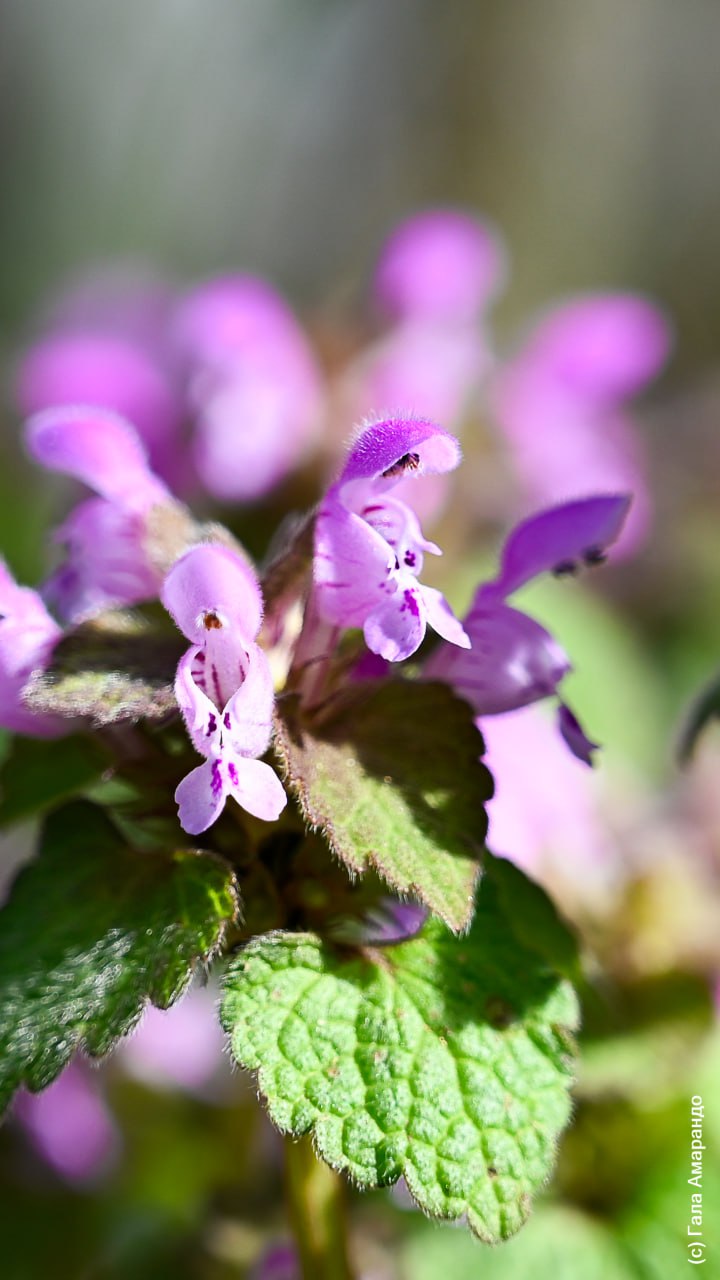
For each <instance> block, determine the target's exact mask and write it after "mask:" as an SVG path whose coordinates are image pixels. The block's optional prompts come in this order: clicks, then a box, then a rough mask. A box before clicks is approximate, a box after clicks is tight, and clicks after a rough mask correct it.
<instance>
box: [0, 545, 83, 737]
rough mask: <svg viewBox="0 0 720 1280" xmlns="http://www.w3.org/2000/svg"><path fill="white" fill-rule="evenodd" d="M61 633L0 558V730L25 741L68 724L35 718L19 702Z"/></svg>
mask: <svg viewBox="0 0 720 1280" xmlns="http://www.w3.org/2000/svg"><path fill="white" fill-rule="evenodd" d="M61 635H62V632H61V630H60V627H59V626H58V624H57V622H55V621H54V619H53V618H51V617H50V614H49V613H48V611H47V609H46V608H45V605H44V604H43V601H42V600H41V598H40V596H39V595H38V593H37V591H33V590H32V589H31V588H30V587H20V586H18V584H17V583H16V582H15V579H14V578H13V576H12V574H11V573H10V571H9V569H8V567H7V565H6V564H5V562H4V561H3V560H0V727H2V728H3V729H10V730H12V731H13V732H16V733H25V734H28V735H29V736H30V737H38V738H47V737H57V736H59V735H61V734H63V733H68V732H69V731H70V730H71V729H72V727H73V726H72V724H71V723H70V722H69V721H68V720H64V719H62V718H61V717H59V716H45V715H36V714H35V713H34V712H33V711H30V709H29V708H28V707H26V706H25V705H24V703H23V701H22V692H23V689H24V687H25V685H26V684H27V682H28V680H29V679H30V676H31V675H32V674H33V672H35V671H41V670H43V669H44V668H45V667H46V666H47V664H48V662H49V660H50V655H51V653H52V650H53V648H54V646H55V644H57V641H58V640H59V639H60V636H61Z"/></svg>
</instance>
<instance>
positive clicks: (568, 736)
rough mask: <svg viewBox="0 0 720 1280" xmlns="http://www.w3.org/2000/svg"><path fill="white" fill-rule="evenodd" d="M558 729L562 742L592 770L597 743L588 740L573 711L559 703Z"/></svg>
mask: <svg viewBox="0 0 720 1280" xmlns="http://www.w3.org/2000/svg"><path fill="white" fill-rule="evenodd" d="M558 728H559V730H560V733H561V734H562V737H563V741H564V742H565V744H566V746H568V747H569V748H570V750H571V751H572V753H573V755H574V756H577V759H578V760H582V761H583V763H584V764H588V765H590V767H591V768H592V766H593V764H594V763H595V762H594V760H593V752H594V751H597V750H598V748H599V743H597V742H592V741H591V740H590V738H588V736H587V734H586V733H585V730H584V729H583V727H582V725H581V724H580V721H579V720H578V718H577V716H576V715H575V713H574V711H571V710H570V708H569V707H568V706H566V704H565V703H564V702H561V703H560V705H559V706H558Z"/></svg>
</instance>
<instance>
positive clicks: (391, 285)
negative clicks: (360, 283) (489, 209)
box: [374, 209, 506, 323]
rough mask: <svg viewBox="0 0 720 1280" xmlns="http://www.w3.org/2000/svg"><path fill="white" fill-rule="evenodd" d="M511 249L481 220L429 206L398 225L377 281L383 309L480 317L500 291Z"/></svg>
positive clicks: (398, 314) (406, 314) (445, 317)
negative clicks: (506, 250) (507, 254)
mask: <svg viewBox="0 0 720 1280" xmlns="http://www.w3.org/2000/svg"><path fill="white" fill-rule="evenodd" d="M505 273H506V264H505V253H504V250H503V247H502V244H501V242H500V239H499V237H498V236H497V234H496V233H495V232H494V231H493V230H492V229H491V228H490V227H489V226H488V224H487V223H485V222H483V221H482V220H481V219H480V218H476V217H473V216H472V215H471V214H467V213H462V212H461V211H460V210H458V209H428V210H425V211H424V212H423V213H419V214H414V215H413V216H412V217H410V218H408V219H407V220H406V221H405V222H402V223H401V224H400V225H399V226H398V227H396V229H395V231H394V232H393V234H392V235H391V236H390V238H389V239H388V241H387V243H386V245H385V248H384V249H383V252H382V255H381V257H380V261H379V263H378V267H377V271H376V274H375V280H374V296H375V300H376V302H377V305H378V307H379V308H380V309H381V310H382V311H384V312H385V313H386V314H387V315H390V316H392V317H393V318H394V319H403V320H405V319H408V318H410V317H412V318H413V319H416V320H417V319H422V320H433V321H440V322H441V323H447V322H448V321H450V322H457V321H460V322H465V321H473V320H477V319H478V318H479V316H480V315H481V314H482V312H483V311H484V310H485V309H486V307H487V306H488V305H489V303H490V302H491V301H492V299H493V298H494V297H495V296H496V294H497V293H498V292H499V291H500V288H501V287H502V285H503V283H504V280H505Z"/></svg>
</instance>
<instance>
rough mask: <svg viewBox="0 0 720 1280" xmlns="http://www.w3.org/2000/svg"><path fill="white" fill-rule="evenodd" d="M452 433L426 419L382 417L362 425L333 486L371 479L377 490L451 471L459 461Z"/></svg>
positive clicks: (343, 486) (458, 450) (340, 486)
mask: <svg viewBox="0 0 720 1280" xmlns="http://www.w3.org/2000/svg"><path fill="white" fill-rule="evenodd" d="M461 456H462V454H461V450H460V445H459V443H458V441H457V440H456V439H455V436H452V435H450V432H449V431H445V430H444V429H443V427H439V426H438V425H437V423H434V422H430V421H429V420H428V419H426V418H386V419H385V420H384V421H382V422H374V423H372V424H371V425H370V426H368V427H366V428H365V429H364V430H363V432H362V433H361V435H359V436H358V438H357V440H356V441H355V443H354V444H353V445H352V447H351V449H350V452H349V453H348V456H347V460H346V462H345V466H344V467H343V469H342V472H341V474H340V478H339V480H338V483H337V488H338V490H339V492H340V494H341V496H344V493H343V491H344V489H345V486H346V485H348V484H349V483H350V482H351V481H354V480H372V481H373V482H374V484H373V488H375V489H377V490H378V491H380V490H383V489H390V488H392V486H393V485H395V484H397V483H398V481H399V480H401V479H402V478H403V477H404V476H406V475H409V474H411V473H412V474H418V475H422V474H424V473H426V472H428V473H432V472H439V473H442V472H445V471H452V470H453V469H454V468H455V467H456V466H457V465H458V463H459V462H460V458H461Z"/></svg>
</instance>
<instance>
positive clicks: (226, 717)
mask: <svg viewBox="0 0 720 1280" xmlns="http://www.w3.org/2000/svg"><path fill="white" fill-rule="evenodd" d="M223 724H224V725H225V728H226V729H232V721H231V719H230V712H229V711H226V712H225V715H224V716H223ZM230 768H231V769H234V768H235V766H234V765H230Z"/></svg>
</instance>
